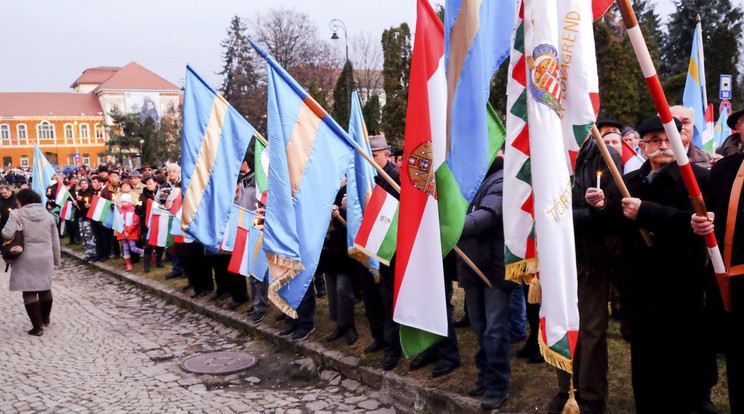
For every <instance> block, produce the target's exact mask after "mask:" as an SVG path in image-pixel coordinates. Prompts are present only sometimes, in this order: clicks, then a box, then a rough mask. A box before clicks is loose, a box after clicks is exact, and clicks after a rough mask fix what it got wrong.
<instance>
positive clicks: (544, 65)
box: [527, 44, 563, 116]
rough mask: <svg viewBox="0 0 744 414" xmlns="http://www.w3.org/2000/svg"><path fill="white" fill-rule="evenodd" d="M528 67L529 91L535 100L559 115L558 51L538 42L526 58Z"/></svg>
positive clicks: (559, 66)
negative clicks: (530, 54)
mask: <svg viewBox="0 0 744 414" xmlns="http://www.w3.org/2000/svg"><path fill="white" fill-rule="evenodd" d="M527 64H528V65H529V68H530V93H531V94H532V97H533V98H534V99H535V101H537V102H539V103H541V104H543V105H546V106H547V107H549V108H550V109H552V110H553V112H555V113H556V114H557V115H558V116H561V112H562V111H563V108H562V107H561V75H560V69H561V65H560V63H558V51H557V50H556V49H555V47H553V46H552V45H549V44H540V45H538V46H537V47H536V48H535V49H534V50H533V51H532V56H531V57H529V58H528V60H527Z"/></svg>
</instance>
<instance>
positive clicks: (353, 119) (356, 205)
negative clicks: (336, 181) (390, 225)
mask: <svg viewBox="0 0 744 414" xmlns="http://www.w3.org/2000/svg"><path fill="white" fill-rule="evenodd" d="M349 136H350V137H351V139H353V140H354V141H355V142H356V143H357V145H359V147H360V148H362V150H364V152H366V153H367V155H369V156H370V158H371V157H372V147H371V146H370V144H369V136H368V135H367V125H366V124H365V123H364V116H363V115H362V104H361V102H359V95H358V94H357V91H353V92H352V93H351V113H350V115H349ZM376 175H377V171H376V170H375V168H374V167H373V166H372V165H371V164H370V163H369V162H368V161H367V160H366V159H365V158H364V156H362V154H360V153H358V152H356V153H354V162H352V163H350V164H349V170H348V171H347V172H346V222H347V226H346V244H347V249H348V252H349V256H351V257H353V258H355V259H357V260H359V261H360V262H361V263H362V264H363V265H364V266H365V267H367V269H369V270H370V272H372V274H373V275H374V276H375V278H377V277H378V276H379V275H380V262H379V261H377V259H375V258H372V257H370V256H368V255H367V254H365V253H364V252H363V251H361V250H360V249H359V248H358V247H354V240H355V239H356V236H357V233H359V228H360V227H361V226H362V217H363V216H364V210H365V208H366V207H367V202H368V201H369V199H370V197H372V190H373V189H374V187H375V176H376Z"/></svg>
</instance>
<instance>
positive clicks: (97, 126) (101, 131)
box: [93, 123, 106, 141]
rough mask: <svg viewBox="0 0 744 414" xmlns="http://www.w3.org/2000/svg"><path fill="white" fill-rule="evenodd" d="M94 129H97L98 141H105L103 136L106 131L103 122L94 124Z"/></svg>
mask: <svg viewBox="0 0 744 414" xmlns="http://www.w3.org/2000/svg"><path fill="white" fill-rule="evenodd" d="M93 130H94V131H95V136H96V141H98V140H101V141H103V137H104V136H105V135H106V132H105V131H104V129H103V124H101V123H98V124H95V125H94V126H93Z"/></svg>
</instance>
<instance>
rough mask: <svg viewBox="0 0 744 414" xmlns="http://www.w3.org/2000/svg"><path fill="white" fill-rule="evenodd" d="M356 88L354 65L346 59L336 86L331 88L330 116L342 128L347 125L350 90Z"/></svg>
mask: <svg viewBox="0 0 744 414" xmlns="http://www.w3.org/2000/svg"><path fill="white" fill-rule="evenodd" d="M354 89H356V83H355V82H354V67H353V66H352V65H351V61H349V60H347V61H346V64H345V65H344V69H343V70H342V71H341V74H340V75H339V76H338V80H336V87H335V88H334V89H333V111H331V116H333V119H335V120H336V122H338V124H339V125H341V126H342V127H343V128H344V129H348V127H349V108H350V105H349V103H350V99H351V91H352V90H354Z"/></svg>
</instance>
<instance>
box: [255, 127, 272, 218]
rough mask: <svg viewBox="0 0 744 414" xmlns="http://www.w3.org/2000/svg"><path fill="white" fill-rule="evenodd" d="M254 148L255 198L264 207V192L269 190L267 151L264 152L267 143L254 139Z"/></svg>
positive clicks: (257, 138) (260, 139) (261, 139)
mask: <svg viewBox="0 0 744 414" xmlns="http://www.w3.org/2000/svg"><path fill="white" fill-rule="evenodd" d="M255 140H256V144H255V145H256V148H255V151H254V156H253V157H254V158H253V167H254V168H255V170H256V173H255V175H254V177H255V178H256V198H257V199H259V200H261V202H262V203H263V204H264V205H266V190H268V189H269V151H266V148H268V147H267V145H266V144H267V143H266V142H265V141H264V139H263V138H259V137H258V135H256V137H255Z"/></svg>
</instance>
